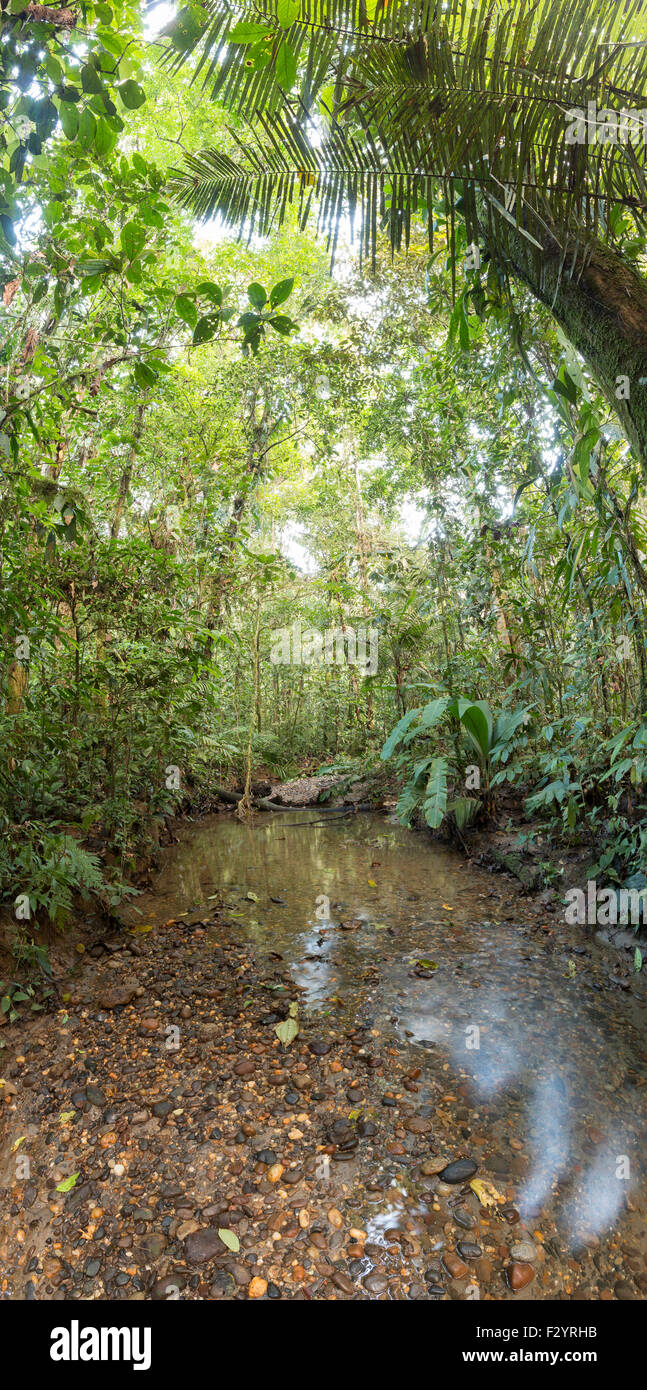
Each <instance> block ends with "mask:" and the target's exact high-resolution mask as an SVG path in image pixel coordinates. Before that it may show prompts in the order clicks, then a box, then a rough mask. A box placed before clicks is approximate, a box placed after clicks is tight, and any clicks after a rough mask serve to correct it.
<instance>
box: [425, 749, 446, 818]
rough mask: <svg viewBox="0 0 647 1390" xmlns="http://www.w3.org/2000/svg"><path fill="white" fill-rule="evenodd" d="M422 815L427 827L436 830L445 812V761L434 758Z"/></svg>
mask: <svg viewBox="0 0 647 1390" xmlns="http://www.w3.org/2000/svg"><path fill="white" fill-rule="evenodd" d="M422 809H423V814H424V817H425V820H426V822H427V825H429V826H431V828H432V829H433V830H437V829H438V827H439V826H440V825H442V822H443V819H444V816H445V811H446V810H447V759H446V758H434V760H433V763H432V765H431V772H430V774H429V781H428V782H427V787H426V792H425V800H424V804H423V808H422Z"/></svg>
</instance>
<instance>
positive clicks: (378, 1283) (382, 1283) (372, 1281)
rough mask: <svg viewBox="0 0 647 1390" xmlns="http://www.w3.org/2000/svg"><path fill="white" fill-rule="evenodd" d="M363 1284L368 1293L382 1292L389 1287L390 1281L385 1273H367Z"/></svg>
mask: <svg viewBox="0 0 647 1390" xmlns="http://www.w3.org/2000/svg"><path fill="white" fill-rule="evenodd" d="M363 1284H364V1288H365V1289H367V1291H368V1293H374V1294H380V1293H384V1291H385V1289H387V1288H388V1286H389V1281H388V1279H387V1278H386V1275H384V1274H367V1276H366V1278H365V1279H364V1280H363Z"/></svg>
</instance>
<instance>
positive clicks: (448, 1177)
mask: <svg viewBox="0 0 647 1390" xmlns="http://www.w3.org/2000/svg"><path fill="white" fill-rule="evenodd" d="M477 1172H478V1163H475V1162H474V1159H473V1158H456V1159H454V1162H453V1163H448V1164H447V1167H446V1168H443V1170H442V1172H441V1173H440V1180H441V1182H447V1183H458V1182H469V1179H470V1178H473V1177H474V1174H475V1173H477Z"/></svg>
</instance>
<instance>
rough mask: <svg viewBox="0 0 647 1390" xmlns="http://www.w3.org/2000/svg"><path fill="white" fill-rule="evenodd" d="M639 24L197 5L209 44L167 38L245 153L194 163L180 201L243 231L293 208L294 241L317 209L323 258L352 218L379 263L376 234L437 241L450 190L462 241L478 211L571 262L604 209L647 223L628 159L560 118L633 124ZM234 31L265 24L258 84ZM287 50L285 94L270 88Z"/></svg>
mask: <svg viewBox="0 0 647 1390" xmlns="http://www.w3.org/2000/svg"><path fill="white" fill-rule="evenodd" d="M643 9H644V0H627V3H626V4H625V5H624V7H620V6H616V7H613V6H609V5H608V3H607V0H535V2H534V3H533V0H511V3H508V4H503V3H498V2H497V0H489V3H479V0H476V3H475V4H468V3H467V0H448V3H447V5H446V8H443V6H442V5H440V4H435V3H430V0H399V3H397V2H396V3H392V4H388V5H387V4H386V3H381V0H378V4H377V6H376V5H375V3H374V0H259V3H258V4H254V5H252V4H250V3H246V0H238V3H231V2H230V0H206V3H205V4H204V6H203V7H202V12H203V14H204V15H206V16H207V19H206V24H205V26H204V29H203V30H202V32H201V33H198V32H196V31H194V32H193V34H192V37H191V41H190V42H186V41H185V40H183V41H182V42H183V43H184V46H182V43H180V44H179V47H178V39H177V37H176V40H175V50H174V57H173V58H172V61H174V62H175V63H181V62H183V61H185V59H186V56H187V53H189V52H191V53H195V52H196V50H197V49H198V48H199V49H200V54H199V57H198V58H197V61H196V67H195V77H196V78H198V77H200V78H201V79H202V81H203V82H204V83H205V84H206V85H208V86H210V87H211V92H212V95H215V96H217V97H218V98H219V100H220V101H221V102H222V103H223V104H224V105H225V106H227V107H230V108H232V109H234V110H236V112H237V113H238V115H239V116H242V118H243V122H244V125H245V126H246V128H247V129H248V131H249V138H246V139H245V141H244V142H240V141H239V142H238V143H239V147H240V158H239V159H237V160H234V159H232V158H230V157H228V156H226V155H224V154H221V153H219V152H218V151H215V150H205V151H202V152H201V153H200V154H198V155H196V156H192V157H190V158H188V159H187V161H186V167H185V168H184V169H183V170H178V171H176V172H175V180H174V187H175V191H176V194H177V196H178V197H179V199H180V201H181V202H182V203H183V205H184V206H186V207H187V208H191V209H192V210H193V211H194V212H196V213H197V214H198V216H201V217H213V216H215V215H219V216H221V217H223V218H224V220H225V221H226V222H227V223H229V224H231V225H238V226H239V227H240V228H242V226H243V225H246V226H247V227H248V229H249V230H250V232H251V231H252V230H254V229H255V230H257V231H259V232H267V231H268V230H269V228H270V226H272V225H273V223H274V222H281V221H282V220H283V218H284V217H285V215H286V212H287V209H288V208H290V207H293V206H295V205H296V206H297V209H298V217H299V222H300V225H303V223H304V222H305V220H306V219H307V217H308V216H309V214H310V212H311V211H312V209H313V208H315V207H316V208H317V212H318V217H319V222H320V225H321V226H323V228H324V229H325V230H326V232H327V233H328V236H329V238H330V239H331V241H332V243H333V246H334V241H335V238H336V236H337V234H338V230H339V226H340V219H341V217H342V215H344V214H346V215H347V216H348V219H349V223H350V225H351V227H352V226H353V224H354V223H355V222H357V221H359V235H360V246H361V248H362V250H363V251H367V250H369V249H370V251H371V254H372V255H374V253H375V241H376V237H377V232H378V228H379V227H385V228H386V229H387V230H388V234H389V237H390V241H391V245H392V247H393V248H394V249H395V248H398V247H399V246H400V245H401V244H402V242H403V241H404V242H405V243H408V241H409V236H410V226H411V218H412V216H414V215H415V214H416V213H418V212H420V211H421V210H422V211H423V212H424V214H425V216H426V217H427V224H428V228H429V234H430V238H431V237H432V236H433V215H432V208H433V203H434V198H435V197H437V196H438V189H439V188H440V191H441V193H443V192H444V193H445V194H446V201H447V202H448V203H450V204H451V205H452V209H453V205H454V192H453V191H452V190H453V188H454V185H457V184H458V185H459V186H458V189H457V194H458V197H459V198H460V204H459V205H458V206H459V208H460V211H461V212H462V213H463V214H464V215H465V217H466V220H467V224H468V231H470V229H471V230H473V229H475V228H476V226H477V224H478V216H477V199H478V197H479V196H480V197H481V200H482V199H483V197H485V199H486V200H487V204H488V208H489V212H488V216H489V217H490V218H494V220H495V222H496V226H497V228H498V229H499V232H500V231H501V229H502V228H503V232H505V224H506V222H507V223H508V224H511V225H512V226H513V227H514V228H515V229H516V232H517V234H518V235H521V236H523V237H525V238H526V240H527V241H528V242H529V243H530V244H531V245H534V246H535V247H536V248H541V246H542V244H543V242H544V240H545V237H546V235H547V234H548V235H550V236H551V237H552V238H553V239H554V240H555V241H556V242H557V245H558V248H559V249H560V250H561V252H562V254H563V255H564V256H566V255H567V254H571V251H572V247H573V238H574V237H575V238H576V242H577V245H578V247H579V246H581V245H584V244H585V243H586V241H587V239H588V238H589V237H590V236H592V235H595V233H596V232H597V230H598V229H599V227H600V225H601V224H603V225H604V226H605V229H607V230H608V228H609V220H610V211H611V209H612V207H613V206H614V205H624V206H627V207H629V208H630V209H631V212H632V214H633V216H634V217H635V218H636V220H638V221H640V220H641V219H643V217H644V214H645V211H647V197H646V193H647V182H646V179H645V175H644V173H643V169H642V165H641V160H640V157H639V155H638V154H637V153H636V151H635V149H634V148H633V147H632V144H631V142H628V141H627V140H626V139H625V140H624V141H623V140H622V139H620V140H616V141H604V142H603V141H601V140H599V139H598V140H595V141H593V140H591V141H590V142H589V143H585V144H578V143H569V142H568V141H567V139H566V130H567V125H568V121H569V113H572V112H573V111H574V110H576V109H579V110H580V111H582V113H583V114H586V115H589V116H590V110H591V108H590V107H589V106H587V103H592V104H593V106H594V108H595V111H596V112H599V121H601V122H602V123H604V116H605V111H606V109H607V108H608V106H609V105H610V104H611V103H615V107H616V109H618V108H619V103H622V107H621V108H620V109H623V110H631V111H640V110H641V102H642V100H643V98H642V92H643V90H644V88H645V85H647V29H646V27H645V19H644V15H643ZM241 22H244V23H252V24H256V25H258V24H259V23H261V24H263V25H267V34H268V36H269V38H268V42H267V44H266V45H265V48H264V49H263V54H264V56H263V62H264V63H265V64H266V65H265V66H264V67H262V68H261V69H259V70H258V71H257V70H256V69H255V68H254V66H253V63H254V61H255V59H254V58H253V57H252V58H250V57H249V53H250V52H251V51H252V50H250V48H249V45H248V44H246V43H240V42H236V41H235V40H236V35H237V34H240V32H241V31H240V30H237V29H236V25H238V24H240V23H241ZM232 35H233V36H234V41H232V42H229V40H230V38H231V36H232ZM185 39H186V36H185ZM286 44H287V45H289V47H290V49H291V50H292V51H293V53H294V54H295V56H296V59H297V64H298V71H299V73H300V86H299V88H298V91H297V92H296V93H295V94H292V93H291V92H290V93H286V92H284V91H283V90H282V88H281V84H280V81H279V78H280V76H281V74H282V72H283V71H284V67H282V66H281V64H280V62H279V55H280V53H281V49H282V46H283V45H286ZM270 49H271V52H270ZM266 60H267V61H266ZM250 63H251V64H252V67H251V69H250V68H249V67H248V66H246V65H247V64H250ZM645 120H646V121H647V114H646V115H645ZM587 134H588V135H589V136H592V135H593V134H595V130H594V128H593V127H590V128H588V127H587ZM645 134H646V135H647V125H646V127H645ZM448 190H449V191H448ZM481 222H482V216H481Z"/></svg>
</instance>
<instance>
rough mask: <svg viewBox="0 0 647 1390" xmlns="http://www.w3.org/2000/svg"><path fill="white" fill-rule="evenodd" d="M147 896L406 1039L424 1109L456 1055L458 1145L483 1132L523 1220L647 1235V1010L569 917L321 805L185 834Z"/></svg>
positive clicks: (433, 848)
mask: <svg viewBox="0 0 647 1390" xmlns="http://www.w3.org/2000/svg"><path fill="white" fill-rule="evenodd" d="M136 901H137V911H136V912H134V911H133V910H132V909H131V911H130V916H131V919H132V920H133V921H139V922H140V923H142V924H145V925H148V924H152V925H153V926H154V925H155V924H156V923H160V922H162V921H165V920H167V919H169V918H172V917H177V916H178V915H179V914H185V913H191V912H194V911H195V910H197V911H198V912H199V910H200V908H201V907H202V908H203V909H204V907H205V905H208V907H209V908H212V907H213V906H215V905H222V907H223V909H224V913H223V920H224V922H225V923H227V924H228V930H230V931H231V933H232V935H234V936H237V935H239V934H240V935H242V937H243V938H244V939H245V940H247V941H249V942H250V943H253V944H254V946H255V947H257V948H258V950H259V952H260V954H261V955H264V956H267V955H268V954H269V953H272V952H273V953H276V954H277V955H278V956H280V957H281V958H282V962H283V964H284V965H285V966H287V967H289V970H290V971H291V973H292V976H293V978H294V981H295V984H296V985H297V986H298V987H299V989H300V995H299V998H300V1008H302V1009H305V1010H309V1011H313V1012H316V1013H318V1015H319V1016H320V1017H321V1021H322V1025H326V1024H328V1025H329V1026H330V1027H331V1028H335V1029H339V1028H343V1027H348V1026H354V1025H355V1024H358V1023H359V1024H361V1025H365V1026H366V1027H368V1028H370V1029H371V1031H372V1032H373V1033H374V1035H375V1036H380V1037H383V1038H385V1039H386V1040H388V1038H389V1037H391V1038H396V1039H397V1040H398V1041H399V1043H403V1042H406V1045H407V1046H408V1047H409V1048H410V1050H411V1061H412V1066H420V1067H421V1079H420V1082H419V1088H418V1089H419V1090H420V1091H421V1100H423V1101H424V1099H425V1078H426V1074H427V1069H428V1068H430V1066H431V1059H433V1062H434V1067H435V1069H436V1071H437V1068H438V1062H439V1057H440V1058H442V1063H441V1065H442V1067H443V1068H444V1070H445V1071H446V1073H447V1084H448V1086H451V1085H452V1084H453V1085H454V1087H455V1088H457V1089H460V1091H461V1095H460V1096H456V1095H455V1096H454V1097H450V1099H453V1100H454V1101H455V1102H456V1107H455V1121H456V1125H457V1127H458V1132H459V1133H460V1134H462V1136H463V1139H467V1138H468V1137H469V1136H470V1134H471V1135H474V1132H475V1126H476V1128H477V1129H478V1130H479V1131H480V1132H481V1133H482V1134H483V1135H485V1139H484V1141H483V1142H484V1143H485V1147H486V1149H487V1151H488V1152H489V1156H490V1157H489V1165H488V1166H489V1169H490V1171H491V1172H494V1174H495V1176H496V1173H497V1171H500V1172H501V1173H502V1174H506V1173H507V1174H508V1176H509V1174H510V1165H511V1163H512V1172H513V1174H514V1173H516V1174H517V1177H516V1186H517V1198H516V1206H517V1207H518V1209H519V1211H520V1213H521V1217H522V1220H524V1221H526V1222H528V1221H531V1220H532V1219H533V1217H535V1216H536V1215H537V1214H538V1213H539V1212H540V1211H542V1210H543V1211H544V1212H550V1216H551V1221H552V1222H554V1223H555V1227H556V1229H559V1230H560V1232H561V1233H562V1236H563V1238H564V1239H565V1241H566V1243H567V1244H568V1245H570V1246H572V1247H573V1248H577V1246H578V1244H579V1242H580V1241H581V1239H582V1238H583V1237H587V1236H588V1237H590V1236H593V1238H595V1236H596V1235H598V1234H599V1235H603V1233H605V1232H608V1231H609V1230H610V1229H612V1228H613V1227H614V1225H615V1224H617V1223H619V1222H624V1221H627V1220H629V1221H631V1222H632V1225H633V1228H634V1229H633V1232H632V1235H633V1239H634V1240H636V1239H639V1237H640V1221H639V1220H638V1212H639V1211H641V1210H642V1203H643V1199H644V1188H643V1182H644V1175H643V1158H642V1153H643V1149H644V1139H645V1133H646V1129H647V1046H646V1044H647V1004H646V1003H645V998H644V993H643V990H642V988H641V983H640V980H634V979H632V978H631V977H627V967H626V965H624V964H623V965H622V966H621V967H619V965H618V957H617V955H616V954H615V953H614V952H612V951H611V950H610V949H608V948H607V949H605V948H604V947H603V946H602V945H600V944H598V943H597V942H596V941H594V940H593V939H592V938H591V936H590V935H586V934H585V932H584V931H583V930H582V929H580V928H573V927H567V926H566V925H565V924H564V923H563V922H562V920H561V917H560V914H559V906H558V910H557V912H556V913H555V914H553V915H552V916H551V915H549V914H548V913H546V912H545V911H542V910H541V909H538V908H537V906H535V905H534V904H533V903H532V902H531V900H529V899H524V898H521V897H520V896H519V895H518V893H516V891H515V888H514V885H512V884H511V883H510V881H509V880H506V879H501V878H496V877H493V876H491V875H489V874H487V873H486V872H485V871H484V870H482V869H479V868H477V867H475V866H473V865H471V864H470V863H469V862H467V861H466V860H465V859H464V858H463V857H462V856H460V855H458V854H456V853H453V852H452V851H450V850H448V849H444V848H442V847H439V846H437V845H434V844H433V843H431V842H430V840H429V837H428V836H426V835H421V834H415V833H411V832H407V831H406V830H404V829H403V828H402V827H400V826H399V825H398V824H394V823H392V822H391V821H390V820H387V819H385V818H384V817H381V816H378V815H353V816H352V817H349V818H343V819H340V818H337V817H335V816H330V817H326V818H325V819H323V818H322V817H321V813H320V812H319V811H317V810H300V811H293V812H284V813H280V814H276V815H267V816H262V817H261V816H258V817H257V818H256V819H255V820H254V822H253V824H252V825H251V826H249V825H245V824H241V822H240V821H239V820H237V819H236V818H235V817H233V816H225V815H223V816H217V817H211V818H208V819H207V820H204V821H201V822H199V823H198V824H196V825H194V826H191V827H188V828H186V829H184V830H183V831H182V833H181V838H180V841H179V843H178V844H176V845H175V846H173V847H171V848H170V849H169V850H168V851H166V852H165V858H164V866H163V868H162V870H161V872H160V874H159V875H158V877H157V879H156V882H155V885H154V891H152V892H151V893H150V894H147V895H142V896H141V897H140V898H139V899H137V900H136ZM623 970H624V975H623V973H622V972H623ZM457 1083H459V1085H458V1087H457ZM461 1097H462V1099H461ZM429 1098H430V1099H431V1098H432V1092H431V1091H430V1093H429ZM465 1101H466V1102H467V1105H468V1109H465V1108H464V1102H465ZM461 1107H463V1108H461ZM462 1122H463V1128H462V1129H461V1123H462ZM466 1122H468V1127H467V1128H466V1127H465V1123H466ZM468 1147H469V1145H468ZM511 1148H512V1157H511ZM516 1153H518V1155H519V1157H516ZM497 1162H498V1165H499V1167H498V1168H497ZM515 1165H516V1166H515ZM632 1213H633V1216H632ZM379 1219H380V1218H379V1217H378V1216H376V1221H379ZM636 1227H637V1228H638V1230H636Z"/></svg>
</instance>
